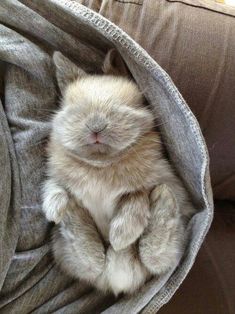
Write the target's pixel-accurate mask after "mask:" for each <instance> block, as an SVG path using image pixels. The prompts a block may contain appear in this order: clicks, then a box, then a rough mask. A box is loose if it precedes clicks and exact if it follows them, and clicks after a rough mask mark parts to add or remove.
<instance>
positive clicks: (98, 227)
mask: <svg viewBox="0 0 235 314" xmlns="http://www.w3.org/2000/svg"><path fill="white" fill-rule="evenodd" d="M115 54H116V52H115V50H111V51H109V52H108V54H107V55H106V58H105V60H104V66H103V69H104V73H105V74H106V75H91V74H87V73H85V72H84V71H83V70H82V69H81V68H79V67H77V66H76V65H75V64H73V63H72V62H71V61H69V60H68V59H67V58H66V57H64V56H63V55H62V54H61V53H59V52H55V53H54V56H53V60H54V64H55V67H56V77H57V82H58V85H59V88H60V89H61V93H62V96H63V99H62V102H61V108H60V109H59V110H58V112H57V113H56V114H55V116H54V118H53V121H52V131H51V136H50V141H49V145H48V157H49V158H48V179H47V180H46V182H45V184H44V187H43V211H44V213H45V215H46V218H47V219H48V220H49V221H54V222H55V223H56V224H58V226H57V228H56V230H55V232H54V236H53V251H54V256H55V260H56V261H57V262H58V263H59V264H60V266H61V267H62V268H63V269H64V270H65V271H66V272H67V273H68V274H70V275H71V276H73V277H75V278H80V279H82V280H85V281H87V282H89V283H91V284H93V285H94V286H96V287H98V288H99V289H100V290H102V291H104V292H108V291H112V292H113V293H114V294H116V295H117V294H119V293H121V292H124V293H133V292H134V291H136V290H137V289H138V288H139V287H140V286H141V285H143V284H144V282H145V281H146V280H147V279H148V278H150V277H151V276H152V275H158V274H161V273H163V272H165V271H167V270H168V269H170V268H171V267H174V266H175V264H176V263H177V261H178V257H179V256H180V254H181V251H182V248H183V242H184V241H183V240H184V220H185V217H189V215H191V214H192V212H193V207H192V205H191V203H190V202H189V199H188V196H187V192H186V190H185V188H184V187H183V185H182V183H181V181H180V179H179V178H178V177H177V176H176V174H175V173H174V171H173V169H172V167H171V165H170V163H169V162H168V161H167V160H166V159H165V158H164V157H163V152H162V144H161V140H160V136H159V134H158V132H156V130H155V129H154V116H153V113H152V112H151V111H150V110H149V109H148V108H147V107H146V106H145V105H144V99H143V96H142V94H141V93H140V91H139V90H138V87H137V85H136V84H135V83H134V82H133V81H131V80H129V79H127V78H125V77H122V76H117V75H116V74H117V69H115V68H114V67H113V66H112V63H113V60H114V58H115ZM119 62H120V59H119ZM114 74H115V75H114ZM137 240H138V241H137Z"/></svg>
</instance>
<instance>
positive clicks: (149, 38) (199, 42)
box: [77, 0, 235, 199]
mask: <svg viewBox="0 0 235 314" xmlns="http://www.w3.org/2000/svg"><path fill="white" fill-rule="evenodd" d="M77 1H78V2H80V3H83V4H85V5H87V6H89V7H91V8H92V9H94V10H96V11H98V12H99V13H101V14H102V15H104V16H105V17H107V18H108V19H110V20H111V21H113V22H114V23H115V24H117V25H119V26H120V27H121V28H122V29H123V30H125V31H126V32H127V33H128V34H130V35H131V36H132V37H133V38H134V39H135V40H136V41H137V42H139V43H140V44H141V46H143V47H144V48H145V49H146V50H147V51H148V53H149V54H150V55H151V56H152V57H153V58H154V59H155V60H156V61H157V62H158V63H159V64H160V65H161V66H162V67H163V68H164V69H165V70H166V71H167V72H168V73H169V75H170V76H171V78H172V79H173V81H174V82H175V84H176V86H177V87H178V88H179V90H180V92H181V93H182V95H183V97H184V98H185V100H186V101H187V103H188V104H189V106H190V107H191V109H192V111H193V112H194V114H195V115H196V117H197V119H198V121H199V123H200V125H201V128H202V132H203V135H204V136H205V139H206V142H207V146H208V150H209V154H210V159H211V168H210V169H211V177H212V186H213V190H214V195H215V198H217V199H235V188H234V187H235V157H234V156H235V57H234V56H235V55H234V51H235V9H234V8H232V7H224V6H223V5H222V4H216V3H213V1H210V2H209V1H199V0H188V1H186V0H185V1H175V0H174V1H173V0H172V1H167V0H159V1H156V0H144V1H134V0H133V1H132V0H131V1H130V0H116V1H115V0H110V1H101V0H93V1H91V0H89V1H88V0H77Z"/></svg>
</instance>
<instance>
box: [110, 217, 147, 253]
mask: <svg viewBox="0 0 235 314" xmlns="http://www.w3.org/2000/svg"><path fill="white" fill-rule="evenodd" d="M133 220H134V223H133ZM145 225H146V224H145V223H141V221H139V220H138V219H133V217H132V221H131V222H129V221H128V219H125V218H122V217H116V218H115V219H114V220H113V221H112V223H111V226H110V231H109V242H110V244H111V246H112V247H113V249H114V250H115V251H120V250H122V249H125V248H127V247H128V246H129V245H131V244H132V243H134V242H135V241H136V240H137V239H138V238H139V237H140V235H141V234H142V233H143V231H144V228H145Z"/></svg>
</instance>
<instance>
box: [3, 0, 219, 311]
mask: <svg viewBox="0 0 235 314" xmlns="http://www.w3.org/2000/svg"><path fill="white" fill-rule="evenodd" d="M110 47H116V49H117V50H118V51H119V52H120V54H121V55H122V57H123V58H124V60H125V62H126V64H127V66H128V67H129V70H130V72H131V73H132V75H133V78H134V79H135V80H136V82H137V84H138V85H139V87H140V89H141V90H143V91H144V94H145V97H146V99H147V100H148V102H149V104H150V105H151V106H152V109H153V111H154V112H156V114H157V115H158V119H159V120H160V121H161V122H162V123H161V133H162V136H163V138H164V142H165V143H166V149H167V151H168V154H169V158H170V159H171V161H172V163H173V164H174V166H175V168H176V169H177V171H178V173H179V175H180V176H181V178H182V179H183V181H184V182H185V184H186V186H187V188H188V190H189V191H190V193H191V197H192V200H193V202H194V204H195V206H196V207H197V210H198V211H197V214H196V215H194V216H193V218H192V219H191V221H190V222H189V225H188V228H187V233H188V243H187V247H186V250H185V252H184V255H183V257H182V259H181V260H180V262H179V265H178V267H177V268H176V269H174V270H173V271H171V272H169V273H167V274H165V275H164V276H162V277H160V278H154V279H152V280H151V281H150V282H148V283H147V284H146V285H145V286H144V287H143V288H142V289H141V290H140V291H139V292H138V293H137V294H136V295H134V296H132V297H120V298H118V299H115V298H114V297H113V296H111V295H102V294H101V293H99V292H97V291H96V290H94V289H93V288H91V287H89V286H88V285H86V284H84V283H81V282H79V281H74V280H72V279H71V278H69V277H67V276H66V275H64V274H63V273H61V272H60V270H59V269H58V268H57V266H56V265H55V262H54V261H53V258H52V255H51V251H50V231H51V228H52V224H49V223H48V222H47V221H46V219H45V218H44V216H43V214H42V213H41V199H40V185H41V183H42V181H43V180H44V177H45V157H46V156H45V144H46V141H47V137H48V134H49V132H50V117H51V114H52V113H53V112H54V111H55V110H56V109H57V106H58V101H59V99H58V98H59V97H58V91H57V87H56V83H55V73H54V68H53V64H52V59H51V56H52V54H53V52H54V51H55V50H59V51H61V52H62V53H63V54H64V55H66V56H67V57H68V58H70V59H71V60H73V61H75V62H77V64H79V65H80V66H81V67H83V68H84V69H85V70H86V71H90V72H93V73H99V72H100V70H101V64H102V61H103V59H104V55H105V53H106V51H107V50H108V49H110ZM0 200H1V201H0V313H1V314H3V313H7V314H10V313H14V314H15V313H20V314H25V313H66V314H69V313H92V314H93V313H107V314H108V313H110V314H114V313H122V314H125V313H126V314H132V313H140V312H141V313H156V312H157V311H158V310H159V309H160V307H161V306H162V305H163V304H165V303H166V302H168V300H169V299H170V298H171V297H172V295H173V294H174V292H175V291H176V289H177V288H178V287H179V285H180V284H181V282H182V281H183V280H184V278H185V276H186V275H187V273H188V272H189V270H190V268H191V267H192V264H193V263H194V260H195V257H196V255H197V252H198V250H199V248H200V246H201V244H202V241H203V239H204V237H205V235H206V233H207V231H208V228H209V226H210V223H211V220H212V216H213V201H212V193H211V186H210V177H209V171H208V154H207V149H206V146H205V142H204V139H203V137H202V134H201V131H200V128H199V125H198V122H197V121H196V119H195V117H194V116H193V114H192V112H191V111H190V109H189V108H188V106H187V104H186V103H185V101H184V100H183V98H182V96H181V95H180V93H179V92H178V90H177V88H176V87H175V85H174V84H173V82H172V81H171V79H170V78H169V76H168V75H167V74H166V73H165V72H164V70H163V69H162V68H161V67H160V66H159V65H158V64H157V63H156V62H155V61H154V60H153V59H152V58H151V57H150V56H149V55H148V54H147V53H146V51H144V50H143V49H142V48H141V47H140V46H139V45H138V44H137V43H136V42H134V41H133V40H132V39H131V38H130V37H129V36H128V35H127V34H126V33H124V32H123V31H122V30H121V29H119V28H118V27H117V26H115V25H114V24H112V23H111V22H109V21H108V20H106V19H105V18H103V17H102V16H100V15H99V14H96V13H94V12H92V11H91V10H89V9H87V8H86V7H84V6H82V5H80V4H78V3H77V2H76V1H73V0H21V1H17V0H1V1H0Z"/></svg>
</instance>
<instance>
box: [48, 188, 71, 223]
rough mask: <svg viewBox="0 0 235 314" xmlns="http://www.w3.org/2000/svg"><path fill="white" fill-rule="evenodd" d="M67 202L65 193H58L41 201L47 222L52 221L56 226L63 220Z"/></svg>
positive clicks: (49, 195)
mask: <svg viewBox="0 0 235 314" xmlns="http://www.w3.org/2000/svg"><path fill="white" fill-rule="evenodd" d="M68 201H69V199H68V195H67V193H63V192H59V193H54V194H48V195H46V197H45V198H44V200H43V206H42V209H43V212H44V213H45V216H46V218H47V220H49V221H53V222H55V223H56V224H58V223H60V222H61V220H62V219H63V216H64V213H65V210H66V207H67V205H68Z"/></svg>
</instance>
